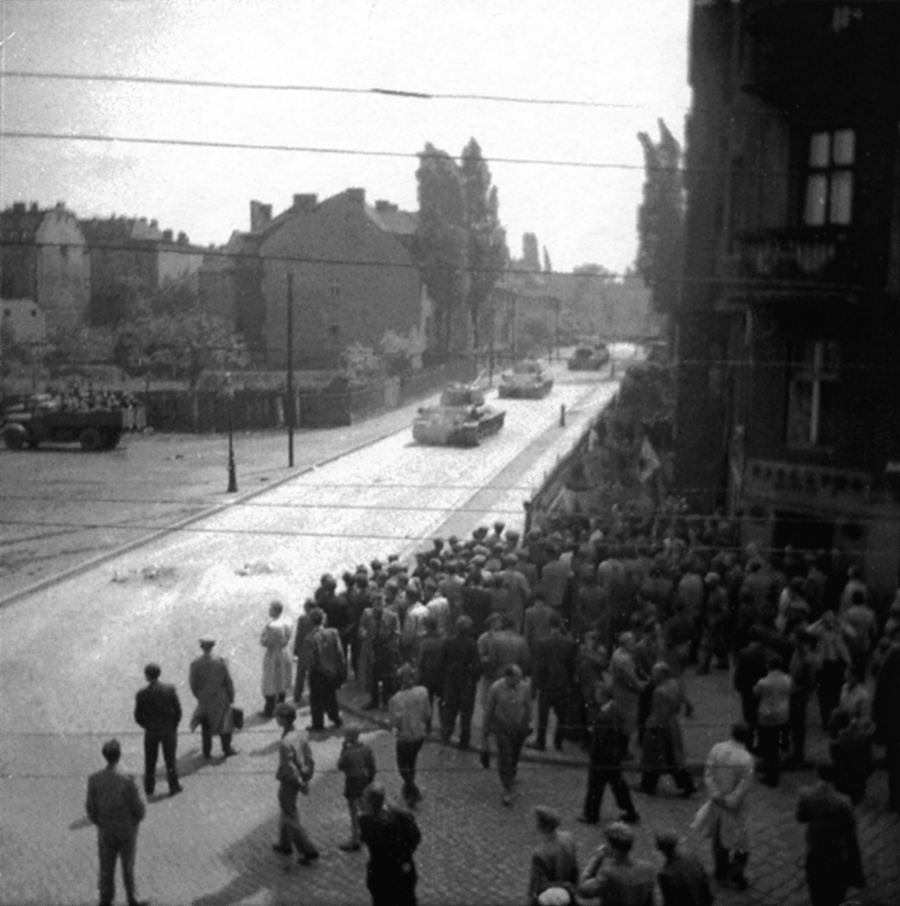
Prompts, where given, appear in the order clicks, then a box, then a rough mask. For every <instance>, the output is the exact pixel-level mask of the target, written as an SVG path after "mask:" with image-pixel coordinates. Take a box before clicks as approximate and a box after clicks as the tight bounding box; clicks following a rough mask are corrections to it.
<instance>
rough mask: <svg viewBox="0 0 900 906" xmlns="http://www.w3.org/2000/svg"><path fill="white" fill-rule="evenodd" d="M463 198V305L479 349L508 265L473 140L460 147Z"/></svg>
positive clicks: (493, 194)
mask: <svg viewBox="0 0 900 906" xmlns="http://www.w3.org/2000/svg"><path fill="white" fill-rule="evenodd" d="M460 171H461V174H462V182H463V195H464V198H465V205H466V208H465V211H466V232H467V240H468V242H467V261H466V264H467V266H468V271H469V281H468V284H469V285H468V293H467V296H466V305H467V308H468V310H469V318H470V319H471V325H472V339H473V343H474V345H475V348H476V349H477V348H479V346H480V337H479V326H480V323H479V322H480V321H481V315H482V314H483V311H484V307H485V303H486V302H487V299H488V296H489V295H490V293H491V290H492V289H493V288H494V286H495V285H496V283H497V281H498V280H499V279H500V277H501V274H502V272H503V271H504V270H506V267H507V265H508V264H509V249H508V248H507V247H506V231H505V230H504V229H503V226H502V225H501V223H500V217H499V214H498V210H499V202H498V198H497V187H496V186H494V185H491V173H490V170H489V169H488V165H487V162H486V161H485V160H484V158H483V157H482V156H481V148H480V147H479V145H478V142H477V141H475V139H474V138H472V139H469V143H468V144H467V145H466V147H465V148H463V152H462V164H461V167H460Z"/></svg>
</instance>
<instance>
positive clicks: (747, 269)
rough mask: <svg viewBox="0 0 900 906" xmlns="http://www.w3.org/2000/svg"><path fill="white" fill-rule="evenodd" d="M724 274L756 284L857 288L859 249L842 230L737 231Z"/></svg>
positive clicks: (859, 277) (847, 231)
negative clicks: (740, 232) (739, 232)
mask: <svg viewBox="0 0 900 906" xmlns="http://www.w3.org/2000/svg"><path fill="white" fill-rule="evenodd" d="M725 270H726V275H727V276H728V277H730V278H731V279H737V280H747V281H748V282H752V283H754V284H756V285H758V286H759V285H763V284H768V285H771V286H777V285H779V284H786V285H789V286H790V285H795V286H796V284H800V286H799V287H798V288H800V289H803V288H807V289H818V288H820V287H824V286H828V287H834V288H836V287H841V288H846V289H848V290H853V289H858V288H859V284H860V282H861V276H862V272H861V267H860V261H859V249H858V246H857V243H856V242H855V241H854V240H853V239H852V237H851V234H850V231H849V230H846V229H821V230H810V229H803V230H799V229H797V230H768V231H765V232H755V233H742V234H738V235H737V236H736V237H734V239H733V240H732V242H731V253H730V254H729V255H728V256H727V259H726V267H725Z"/></svg>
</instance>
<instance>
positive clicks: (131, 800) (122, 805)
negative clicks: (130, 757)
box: [85, 739, 147, 906]
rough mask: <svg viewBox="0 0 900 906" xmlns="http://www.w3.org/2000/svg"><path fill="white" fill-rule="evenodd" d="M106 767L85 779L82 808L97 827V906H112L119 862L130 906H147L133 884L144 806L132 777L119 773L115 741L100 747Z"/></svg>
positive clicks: (144, 811) (118, 749)
mask: <svg viewBox="0 0 900 906" xmlns="http://www.w3.org/2000/svg"><path fill="white" fill-rule="evenodd" d="M102 752H103V757H104V758H105V759H106V767H105V768H104V769H103V770H102V771H97V773H96V774H91V776H90V777H89V778H88V786H87V802H86V803H85V808H86V810H87V816H88V818H90V820H91V823H92V824H96V825H97V849H98V853H99V857H100V873H99V877H98V880H97V888H98V891H99V894H100V906H112V902H113V900H114V899H115V896H116V861H117V860H118V859H121V860H122V880H123V882H124V884H125V895H126V896H127V897H128V903H129V906H146V904H145V903H144V904H142V903H141V901H140V900H138V898H137V894H136V893H135V885H134V860H135V855H136V854H137V834H138V825H139V824H140V823H141V821H143V820H144V816H145V814H146V812H147V809H146V806H145V805H144V802H143V800H142V799H141V794H140V793H139V792H138V788H137V784H136V783H135V782H134V777H131V776H130V775H127V774H123V773H122V772H121V771H120V770H119V760H120V759H121V757H122V747H121V746H120V744H119V740H118V739H110V740H109V741H108V742H105V743H104V744H103V749H102Z"/></svg>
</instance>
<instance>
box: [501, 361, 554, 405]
mask: <svg viewBox="0 0 900 906" xmlns="http://www.w3.org/2000/svg"><path fill="white" fill-rule="evenodd" d="M552 387H553V378H551V377H550V375H548V374H547V372H546V371H544V367H543V365H541V363H540V362H535V361H534V360H533V359H524V360H523V361H521V362H516V363H515V365H513V369H512V371H504V372H503V374H502V375H500V386H499V387H498V388H497V393H498V395H499V396H500V397H501V399H514V398H518V399H529V400H537V399H541V398H542V397H545V396H546V395H547V394H548V393H549V392H550V390H551V389H552Z"/></svg>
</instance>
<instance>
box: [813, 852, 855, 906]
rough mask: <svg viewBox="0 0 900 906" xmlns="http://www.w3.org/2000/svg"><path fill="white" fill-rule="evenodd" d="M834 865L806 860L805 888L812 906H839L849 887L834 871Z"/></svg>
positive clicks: (817, 860) (815, 860) (818, 860)
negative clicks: (807, 890) (807, 889)
mask: <svg viewBox="0 0 900 906" xmlns="http://www.w3.org/2000/svg"><path fill="white" fill-rule="evenodd" d="M834 869H835V866H834V865H829V864H823V863H822V860H821V859H811V858H810V857H809V856H807V858H806V886H807V887H808V888H809V902H810V903H811V904H812V906H841V903H843V902H844V897H845V896H846V895H847V888H848V887H849V885H848V884H847V882H846V881H844V880H842V879H841V878H840V877H839V876H838V875H839V874H840V872H837V871H835V870H834Z"/></svg>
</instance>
